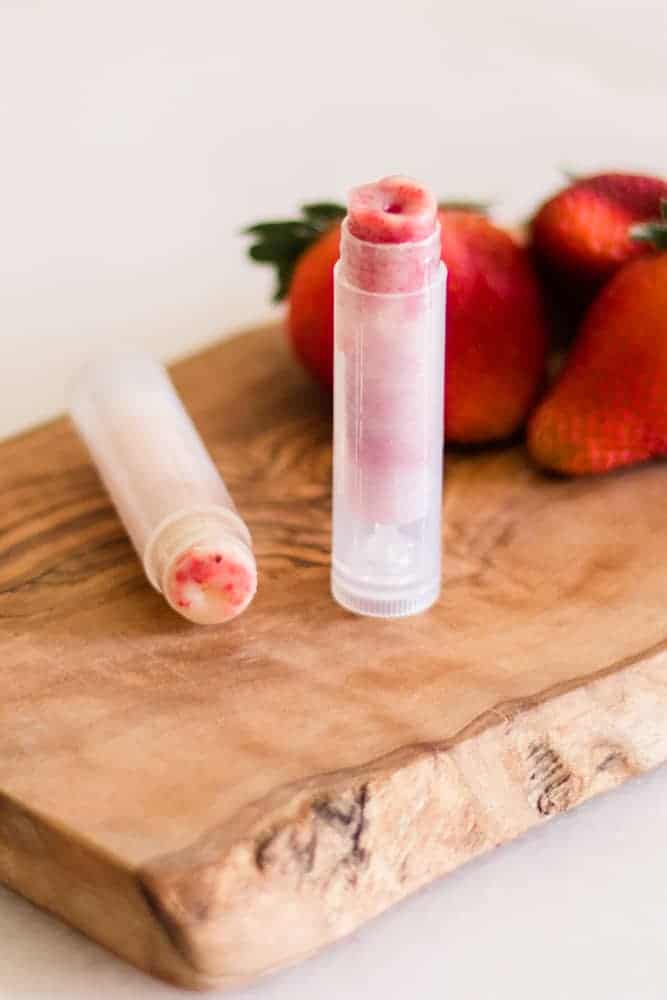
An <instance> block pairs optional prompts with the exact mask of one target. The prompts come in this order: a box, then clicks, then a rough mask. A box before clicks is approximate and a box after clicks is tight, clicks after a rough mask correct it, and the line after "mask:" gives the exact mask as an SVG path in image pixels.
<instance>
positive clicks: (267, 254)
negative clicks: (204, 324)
mask: <svg viewBox="0 0 667 1000" xmlns="http://www.w3.org/2000/svg"><path fill="white" fill-rule="evenodd" d="M345 211H346V210H345V208H344V207H343V206H342V205H338V204H336V203H335V202H332V201H318V202H312V203H311V204H308V205H303V206H302V209H301V212H302V218H300V219H268V220H266V221H264V222H256V223H255V224H254V225H252V226H247V227H246V228H245V229H243V230H242V235H243V236H251V237H253V242H252V243H251V245H250V246H249V247H248V255H249V257H250V258H251V260H254V261H256V262H257V263H258V264H270V265H272V266H273V267H275V269H276V287H275V293H274V301H275V302H279V301H280V300H281V299H283V298H285V296H286V295H287V293H288V291H289V286H290V282H291V280H292V274H293V272H294V268H295V266H296V262H297V261H298V259H299V257H301V255H302V254H303V253H304V252H305V251H306V250H307V249H308V247H309V246H310V245H311V244H312V243H315V242H316V241H317V240H318V239H319V238H320V237H321V236H322V235H323V234H324V233H325V232H327V230H328V229H330V228H331V227H332V226H333V225H335V224H336V223H337V222H338V221H339V220H340V219H342V218H343V216H344V215H345Z"/></svg>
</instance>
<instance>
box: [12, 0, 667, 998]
mask: <svg viewBox="0 0 667 1000" xmlns="http://www.w3.org/2000/svg"><path fill="white" fill-rule="evenodd" d="M666 32H667V8H666V7H665V4H664V2H663V0H634V2H633V3H632V4H628V3H627V2H625V0H560V2H559V3H557V4H554V3H552V2H550V0H505V2H503V3H502V4H492V3H490V2H487V0H466V2H465V3H460V4H457V5H454V4H452V3H448V2H445V0H438V2H436V0H410V2H408V0H337V2H336V4H333V5H332V4H331V3H327V4H324V3H317V2H313V0H281V3H279V4H270V3H267V2H265V0H244V2H243V3H242V4H238V5H236V4H231V3H228V2H220V0H196V2H192V0H169V2H167V3H165V2H164V0H116V2H114V3H113V4H91V3H89V2H87V0H58V2H57V3H54V2H41V0H0V135H1V136H2V154H1V156H0V233H1V235H0V436H2V435H4V434H9V433H13V432H15V431H20V430H22V429H23V428H25V427H28V426H29V425H30V424H33V423H35V422H36V421H39V420H42V419H45V418H46V417H49V416H51V415H53V414H55V413H56V412H58V411H59V410H60V409H61V408H62V405H63V399H64V394H63V386H64V384H65V381H66V379H67V378H68V377H69V375H71V374H72V372H73V371H74V370H75V369H76V368H77V367H78V366H79V365H80V364H81V363H82V362H83V361H84V360H85V359H87V358H88V357H89V356H90V355H91V354H94V353H96V352H97V351H99V350H101V349H106V348H108V347H109V346H111V345H120V344H123V345H127V344H129V343H132V344H134V345H139V346H143V347H145V348H146V349H149V350H151V351H153V352H155V353H156V354H158V355H159V356H160V357H163V358H172V357H174V356H177V355H180V354H184V353H187V352H188V351H189V350H191V349H193V348H194V347H196V346H198V345H200V344H203V343H205V342H207V341H209V340H211V339H212V338H214V337H216V336H219V335H221V334H228V333H231V332H233V331H235V330H238V329H241V328H243V327H244V326H247V325H248V324H252V323H256V322H260V321H263V320H264V319H266V318H267V317H268V316H271V315H273V313H272V312H271V310H270V309H269V307H268V306H267V305H266V303H267V301H268V292H269V288H270V285H271V279H270V277H269V275H268V274H267V273H265V272H262V271H261V270H259V269H252V268H251V267H249V266H248V265H247V264H246V263H245V261H244V259H243V256H242V252H241V247H242V244H241V241H240V239H239V236H238V231H239V229H240V228H241V226H243V225H244V224H246V223H248V222H251V221H255V220H257V219H258V218H260V217H263V216H267V215H276V214H277V215H284V214H285V213H289V212H291V211H292V210H293V209H294V207H295V206H296V205H297V204H299V203H300V202H302V201H304V200H314V199H320V198H326V197H336V198H341V197H343V196H344V193H345V190H346V188H347V187H348V186H349V185H350V184H352V183H357V182H360V181H365V180H367V179H371V178H373V177H377V176H379V175H381V174H383V173H391V172H399V171H400V172H405V173H411V174H413V175H415V176H418V177H420V178H421V179H423V180H424V181H426V182H427V183H429V184H431V185H432V186H433V188H434V189H435V190H436V191H437V192H438V194H439V195H441V196H443V197H447V196H450V197H451V196H459V197H461V196H472V197H478V198H481V199H492V200H494V202H495V207H496V210H497V214H498V215H499V217H501V218H506V219H516V218H519V217H521V216H523V215H524V214H525V213H527V212H528V211H530V208H531V206H532V205H533V204H534V203H535V202H536V200H537V199H538V198H539V197H541V196H543V195H544V194H545V193H546V192H547V191H549V190H550V189H551V188H553V187H554V186H555V185H557V184H558V183H560V173H559V170H560V168H561V167H568V168H572V169H574V170H576V171H587V170H594V169H597V168H604V167H609V166H616V167H629V168H637V169H643V170H648V171H652V172H656V171H660V170H664V168H665V164H667V136H666V133H665V129H664V109H665V97H666V86H665V62H664V38H665V34H666ZM0 502H2V501H1V498H0ZM665 844H667V771H664V770H663V771H661V772H658V773H655V774H653V775H650V776H647V777H645V778H643V779H641V780H639V781H635V782H633V783H632V784H631V785H629V786H626V787H624V788H623V789H621V790H620V791H618V792H616V793H613V794H611V795H609V796H607V797H606V798H604V799H602V800H598V801H596V802H593V803H590V804H588V805H586V806H584V807H583V808H581V809H580V810H578V811H576V812H575V813H573V814H572V815H570V816H566V817H562V818H560V819H558V820H557V821H555V822H553V823H552V824H551V825H549V826H546V827H544V828H543V829H540V830H538V831H535V832H533V833H531V834H530V835H528V836H527V837H525V838H524V839H523V840H521V841H520V842H518V843H515V844H512V845H509V846H507V847H505V848H503V849H501V850H499V851H497V852H496V853H494V854H493V855H491V856H488V857H486V858H484V859H482V860H480V861H477V862H474V863H472V864H470V865H468V866H467V867H466V868H464V869H463V870H461V871H459V872H457V873H455V874H454V875H452V876H450V877H449V878H447V879H446V880H445V881H443V882H442V883H440V884H438V885H435V886H433V887H431V888H429V889H427V890H425V891H424V892H422V893H420V894H419V895H417V896H416V897H415V898H413V899H411V900H409V901H407V902H405V903H404V904H402V905H400V906H398V907H397V908H395V909H394V910H393V911H391V912H390V913H388V914H387V915H385V916H383V917H381V918H379V919H378V920H377V921H375V922H374V923H373V924H372V925H370V926H368V927H367V928H365V929H363V930H362V931H360V932H359V933H358V934H356V935H355V936H354V937H353V938H352V939H350V940H348V941H345V942H342V943H340V944H339V945H337V946H335V947H333V948H331V949H330V950H328V951H327V952H325V953H324V954H323V955H321V956H319V957H317V958H315V959H313V960H311V961H310V962H307V963H305V964H303V965H302V966H300V967H298V968H296V969H294V970H291V971H288V972H285V973H282V974H280V975H277V976H275V977H274V978H272V979H270V980H267V981H266V982H265V983H262V984H261V985H258V986H256V987H254V988H252V989H250V990H249V991H247V992H246V993H244V996H246V997H256V998H257V1000H270V998H271V1000H278V998H284V1000H287V998H289V1000H299V998H302V997H303V998H304V1000H306V998H308V1000H313V998H322V1000H329V998H338V997H365V998H373V997H376V996H377V997H380V996H382V997H383V998H388V997H396V998H402V997H410V998H411V997H419V998H420V1000H430V998H434V1000H435V998H437V1000H484V998H492V1000H536V998H539V1000H556V998H559V1000H565V998H567V1000H579V998H581V1000H598V998H599V1000H649V998H656V1000H657V998H660V1000H664V997H665V996H666V995H667V977H666V975H665V971H664V953H665V946H664V943H663V928H664V927H665V925H666V924H667V912H666V906H665V902H666V897H667V888H666V885H667V862H666V861H665V860H664V856H665ZM184 995H185V994H183V993H182V992H180V991H178V990H174V989H171V988H169V987H166V986H163V985H161V984H159V983H155V982H153V981H151V980H149V979H148V978H146V977H145V976H143V975H141V974H140V973H138V972H136V971H135V970H133V969H132V968H130V967H129V966H126V965H124V964H123V963H122V962H120V961H118V960H116V959H115V958H113V957H112V956H110V955H108V954H107V953H105V952H104V951H103V950H102V949H100V948H98V947H97V946H96V945H94V944H92V943H91V942H89V941H87V940H86V939H85V938H83V937H82V936H80V935H79V934H77V933H75V932H74V931H71V930H69V929H68V928H66V927H64V926H63V925H62V924H60V923H59V922H58V921H56V920H55V919H53V918H51V917H49V916H47V915H45V914H43V913H40V912H39V911H37V910H36V909H35V908H34V907H32V906H31V905H30V904H29V903H26V902H25V901H23V900H21V899H19V898H17V897H16V896H14V895H12V894H11V893H9V892H7V891H5V890H1V889H0V997H2V998H5V997H7V998H13V997H36V998H37V997H39V998H41V997H48V998H51V997H54V998H55V997H62V998H67V1000H83V998H85V1000H89V998H92V997H94V998H95V1000H123V998H128V1000H129V998H132V1000H148V998H149V997H156V998H158V997H165V998H167V997H176V996H184Z"/></svg>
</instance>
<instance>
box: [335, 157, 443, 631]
mask: <svg viewBox="0 0 667 1000" xmlns="http://www.w3.org/2000/svg"><path fill="white" fill-rule="evenodd" d="M445 281H446V273H445V268H444V265H443V264H442V262H441V260H440V227H439V224H438V221H437V205H436V202H435V199H434V197H433V195H432V194H431V193H430V192H429V191H428V190H427V189H426V188H424V187H422V186H421V185H419V184H417V183H416V182H415V181H412V180H410V179H409V178H405V177H387V178H384V179H383V180H380V181H378V182H377V183H375V184H368V185H365V186H363V187H359V188H356V189H355V190H353V191H352V193H351V195H350V200H349V207H348V215H347V218H346V219H345V221H344V222H343V227H342V235H341V248H340V260H339V261H338V264H337V265H336V268H335V272H334V289H335V300H334V301H335V310H334V331H335V332H334V472H333V551H332V574H331V586H332V593H333V595H334V597H335V598H336V600H337V601H338V602H339V603H340V604H342V605H343V606H344V607H346V608H348V609H349V610H351V611H355V612H357V613H359V614H366V615H375V616H379V617H388V618H389V617H392V618H393V617H398V616H401V615H409V614H415V613H417V612H419V611H423V610H425V609H426V608H428V607H429V606H430V605H431V604H433V602H434V601H435V600H436V599H437V597H438V594H439V592H440V577H441V557H440V535H441V508H442V449H443V393H444V339H445V317H444V306H445Z"/></svg>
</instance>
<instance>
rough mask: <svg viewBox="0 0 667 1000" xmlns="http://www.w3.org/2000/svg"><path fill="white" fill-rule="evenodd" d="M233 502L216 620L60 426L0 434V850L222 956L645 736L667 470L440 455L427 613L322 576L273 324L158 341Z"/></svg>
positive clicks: (35, 882) (139, 939) (659, 738)
mask: <svg viewBox="0 0 667 1000" xmlns="http://www.w3.org/2000/svg"><path fill="white" fill-rule="evenodd" d="M174 379H175V382H176V384H177V387H178V388H179V390H180V391H181V392H182V394H183V396H184V398H185V400H186V403H187V404H188V406H189V408H190V409H191V412H192V414H193V416H194V418H195V421H196V423H197V424H198V426H199V428H200V430H201V432H202V434H203V436H204V438H205V440H206V442H207V444H208V445H209V446H210V448H211V451H212V453H213V455H214V457H215V459H216V461H217V462H218V463H219V465H220V468H221V470H222V472H223V475H224V477H225V479H226V481H227V484H228V486H229V487H230V490H231V492H232V494H233V495H234V497H235V499H236V502H237V504H238V506H239V508H240V510H241V512H242V514H243V516H244V517H245V518H246V520H247V522H248V523H249V525H250V528H251V531H252V533H253V537H254V540H255V547H256V553H257V557H258V564H259V570H260V589H259V593H258V596H257V598H256V601H255V602H254V604H253V605H252V606H251V608H250V609H249V611H248V612H247V613H246V614H244V615H243V616H241V617H240V618H239V619H238V620H236V621H234V622H232V623H230V624H228V625H226V626H223V627H221V628H213V629H201V628H197V627H195V626H191V625H189V624H188V623H187V622H185V621H182V620H181V619H179V618H178V617H177V616H176V615H174V614H173V613H172V612H171V611H170V610H169V608H168V607H167V606H166V605H165V603H164V602H163V601H162V599H161V598H160V597H159V595H157V594H155V593H154V592H153V591H152V590H151V589H150V587H149V586H148V584H147V583H146V581H145V579H144V577H143V574H142V571H141V568H140V566H139V564H138V562H137V560H136V558H135V556H134V554H133V552H132V550H131V548H130V545H129V543H128V541H127V540H126V538H125V536H124V533H123V530H122V527H121V525H120V524H119V522H118V520H117V518H116V516H115V514H114V512H113V510H112V509H111V507H110V506H109V503H108V501H107V499H106V497H105V494H104V492H103V490H102V488H101V487H100V485H99V482H98V480H97V478H96V476H95V473H94V471H93V469H92V468H91V466H90V464H89V463H88V461H87V458H86V455H85V453H84V450H83V448H82V447H81V445H80V444H79V442H78V441H77V439H76V437H75V435H74V433H73V431H72V429H71V427H70V425H69V424H68V422H67V421H65V420H60V421H57V422H55V423H52V424H49V425H47V426H44V427H41V428H38V429H37V430H35V431H32V432H30V433H28V434H25V435H22V436H21V437H19V438H15V439H13V440H11V441H7V442H5V443H3V444H2V445H0V480H1V483H0V484H1V488H2V492H1V494H0V495H1V496H2V508H1V511H0V878H1V879H2V880H3V881H4V882H6V883H7V884H8V885H10V886H13V887H14V888H15V889H17V890H18V891H20V892H22V893H24V894H25V895H26V896H28V897H30V898H31V899H33V900H35V901H36V902H37V903H39V904H40V905H42V906H44V907H46V908H48V909H50V910H52V911H53V912H54V913H57V914H59V915H60V916H61V917H62V918H63V919H65V920H67V921H69V922H70V923H72V924H74V925H75V926H77V927H80V928H81V929H82V930H84V931H86V932H87V933H89V934H90V935H91V936H93V937H95V938H96V939H98V940H99V941H101V942H103V943H104V944H106V945H107V946H108V947H109V948H111V949H113V950H114V951H115V952H117V953H118V954H120V955H123V956H124V957H126V958H127V959H129V960H130V961H132V962H134V963H136V964H137V965H138V966H140V967H141V968H144V969H146V970H147V971H149V972H152V973H154V974H155V975H158V976H161V977H163V978H166V979H169V980H171V981H174V982H177V983H180V984H182V985H185V986H190V987H206V986H210V985H219V984H222V985H231V984H238V983H240V982H245V981H246V980H248V979H250V978H252V977H253V976H256V975H257V974H259V973H262V972H266V971H268V970H270V969H272V968H274V967H277V966H280V965H282V964H285V963H288V962H293V961H296V960H297V959H299V958H301V957H302V956H304V955H307V954H309V953H311V952H312V951H314V950H315V949H317V948H319V947H320V946H322V945H324V944H326V943H327V942H329V941H332V940H334V939H336V938H337V937H339V936H341V935H343V934H346V933H348V932H349V931H351V930H353V929H354V928H355V927H357V926H358V925H359V924H360V923H362V922H363V921H364V920H367V919H368V918H370V917H372V916H373V915H375V914H376V913H378V912H380V911H381V910H382V909H384V908H385V907H387V906H388V905H390V904H391V903H392V902H394V901H395V900H397V899H399V898H401V897H402V896H404V895H405V894H406V893H408V892H411V891H413V890H414V889H415V888H417V887H418V886H420V885H422V884H424V883H425V882H427V881H429V880H431V879H433V878H435V877H437V876H439V875H442V874H444V873H445V872H447V871H449V870H451V869H452V868H454V867H456V866H457V865H459V864H462V863H463V862H464V861H466V860H467V859H468V858H471V857H473V856H474V855H476V854H478V853H480V852H481V851H485V850H488V849H489V848H491V847H494V846H496V845H499V844H502V843H504V842H505V841H507V840H509V839H511V838H512V837H515V836H517V835H518V834H519V833H521V832H523V831H524V830H526V829H528V828H529V827H530V826H532V825H534V824H537V823H542V822H544V821H546V820H547V819H548V818H549V817H550V816H553V815H555V814H557V813H559V812H562V811H563V810H565V809H569V808H571V807H572V806H574V805H576V804H577V803H579V802H581V801H583V800H585V799H587V798H589V797H590V796H592V795H595V794H597V793H598V792H602V791H604V790H606V789H609V788H611V787H613V786H615V785H617V784H619V783H620V782H622V781H623V780H625V779H626V778H627V777H630V776H631V775H634V774H637V773H639V772H642V771H644V770H646V769H647V768H650V767H653V766H655V765H656V764H658V763H660V762H661V761H663V760H665V759H666V758H667V683H666V680H667V673H666V667H667V646H666V645H665V638H666V636H667V628H666V627H665V614H664V590H665V588H664V576H665V570H664V567H665V564H666V563H667V505H665V503H664V496H665V492H666V489H667V468H666V467H665V466H664V465H654V466H650V467H646V468H644V469H641V470H637V471H634V472H626V473H621V474H617V475H613V476H609V477H606V478H601V479H595V480H587V481H581V482H573V481H566V480H556V479H547V478H545V477H543V476H541V475H540V474H539V473H537V472H536V471H534V470H533V469H532V468H531V467H530V466H529V464H528V463H527V462H526V460H525V457H524V455H523V453H522V451H521V449H520V448H514V449H506V450H496V451H487V452H484V453H479V454H475V455H469V456H462V455H459V456H454V457H450V459H449V463H448V473H447V489H446V494H445V496H446V502H445V521H444V551H445V584H444V590H443V596H442V599H441V600H440V602H439V603H438V605H437V606H436V607H435V608H434V609H433V610H432V611H431V612H429V613H427V614H426V615H423V616H421V617H418V618H414V619H406V620H400V621H378V620H372V619H363V618H356V617H354V616H352V615H349V614H347V613H346V612H344V611H343V610H341V609H340V608H339V607H337V606H336V605H335V604H334V603H333V602H332V600H331V598H330V596H329V583H328V575H329V530H330V471H331V470H330V462H331V450H330V437H331V426H330V419H329V410H328V404H327V402H326V400H323V399H322V397H321V396H320V394H319V393H318V391H317V390H316V388H314V387H313V386H312V385H311V384H310V383H309V382H308V380H307V379H306V377H305V376H304V375H302V374H301V373H300V371H299V370H298V368H297V367H296V365H295V364H294V363H293V362H292V361H291V360H290V359H289V357H288V356H287V353H286V350H285V348H284V346H283V341H282V337H281V336H280V334H279V333H278V332H277V331H275V330H272V329H269V330H261V331H256V332H254V333H252V334H248V335H245V336H242V337H238V338H236V339H233V340H231V341H225V342H224V343H222V344H220V345H218V346H215V347H213V348H211V349H210V350H207V351H205V352H203V353H202V354H200V355H198V356H196V357H194V358H191V359H189V360H187V361H184V362H182V363H180V364H179V365H177V366H176V367H175V369H174Z"/></svg>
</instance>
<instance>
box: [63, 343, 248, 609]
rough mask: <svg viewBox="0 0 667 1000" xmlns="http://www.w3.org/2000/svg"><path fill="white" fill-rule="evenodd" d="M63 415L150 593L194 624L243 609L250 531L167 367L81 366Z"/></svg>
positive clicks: (143, 361) (124, 361)
mask: <svg viewBox="0 0 667 1000" xmlns="http://www.w3.org/2000/svg"><path fill="white" fill-rule="evenodd" d="M70 413H71V417H72V420H73V421H74V424H75V426H76V427H77V429H78V431H79V433H80V435H81V437H82V438H83V440H84V442H85V444H86V445H87V447H88V450H89V452H90V454H91V457H92V459H93V461H94V463H95V465H96V467H97V470H98V472H99V474H100V477H101V478H102V481H103V482H104V485H105V486H106V488H107V490H108V492H109V495H110V496H111V499H112V501H113V503H114V505H115V507H116V509H117V511H118V513H119V515H120V517H121V519H122V521H123V524H124V526H125V528H126V530H127V533H128V535H129V536H130V539H131V540H132V543H133V545H134V547H135V549H136V550H137V553H138V555H139V558H140V559H141V561H142V564H143V567H144V570H145V573H146V576H147V577H148V579H149V581H150V582H151V584H152V585H153V586H154V587H155V588H156V590H158V591H160V593H162V594H163V595H164V597H165V599H166V600H167V602H168V603H169V604H170V605H171V607H172V608H174V610H176V611H178V612H179V614H181V615H183V616H184V617H185V618H188V619H189V620H190V621H193V622H197V623H199V624H215V623H218V622H222V621H226V620H227V619H229V618H232V617H234V616H235V615H237V614H239V613H240V612H241V611H243V610H244V608H246V607H247V606H248V604H249V603H250V601H251V600H252V598H253V596H254V594H255V590H256V588H257V569H256V565H255V559H254V556H253V553H252V542H251V538H250V533H249V531H248V529H247V527H246V525H245V523H244V522H243V520H242V519H241V518H240V517H239V515H238V513H237V511H236V508H235V507H234V503H233V501H232V499H231V497H230V495H229V493H228V491H227V489H226V487H225V484H224V482H223V480H222V478H221V477H220V474H219V472H218V470H217V468H216V467H215V465H214V463H213V461H212V459H211V457H210V455H209V453H208V452H207V450H206V448H205V447H204V444H203V442H202V440H201V438H200V436H199V434H198V433H197V430H196V428H195V426H194V424H193V423H192V421H191V419H190V417H189V416H188V414H187V413H186V411H185V409H184V407H183V404H182V403H181V401H180V399H179V397H178V396H177V394H176V391H175V389H174V387H173V385H172V383H171V381H170V379H169V377H168V375H167V373H166V371H165V370H164V368H163V367H162V366H161V365H159V364H158V363H157V362H155V361H153V360H152V359H151V358H147V357H122V358H111V359H106V360H104V361H102V362H99V363H96V364H93V365H91V366H88V367H87V368H85V369H84V371H83V372H82V373H81V375H80V376H79V377H78V379H77V380H76V381H75V383H74V386H73V388H72V393H71V404H70Z"/></svg>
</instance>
